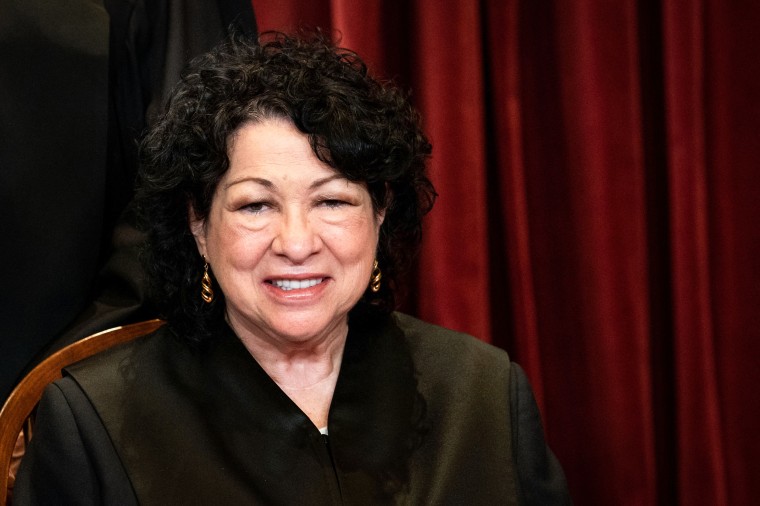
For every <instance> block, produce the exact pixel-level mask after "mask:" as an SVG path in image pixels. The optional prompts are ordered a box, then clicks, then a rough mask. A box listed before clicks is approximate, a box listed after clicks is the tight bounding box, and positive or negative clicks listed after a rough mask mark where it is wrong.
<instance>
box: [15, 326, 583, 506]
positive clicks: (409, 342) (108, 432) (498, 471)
mask: <svg viewBox="0 0 760 506" xmlns="http://www.w3.org/2000/svg"><path fill="white" fill-rule="evenodd" d="M37 420H38V422H37V427H36V432H35V436H34V438H33V439H32V444H31V446H30V449H29V452H28V454H27V456H26V457H25V458H24V460H23V462H22V467H21V470H20V473H19V477H18V480H17V483H16V489H15V492H14V504H16V505H24V504H52V503H55V504H136V503H139V504H283V505H285V504H287V505H291V504H315V505H328V504H351V505H370V504H413V505H423V504H425V505H426V504H435V505H438V504H452V505H454V504H456V505H460V504H471V505H477V504H540V505H553V504H569V503H570V500H569V497H568V494H567V489H566V484H565V480H564V475H563V473H562V470H561V468H560V466H559V464H558V463H557V461H556V459H555V457H554V456H553V455H552V453H551V452H550V450H549V449H548V448H547V446H546V444H545V442H544V437H543V431H542V427H541V421H540V417H539V414H538V410H537V408H536V405H535V401H534V399H533V396H532V393H531V391H530V387H529V385H528V383H527V380H526V378H525V375H524V373H523V372H522V371H521V370H520V368H519V366H517V365H516V364H512V363H510V361H509V358H508V356H507V354H506V353H505V352H503V351H501V350H498V349H497V348H495V347H492V346H490V345H487V344H485V343H482V342H480V341H477V340H476V339H474V338H472V337H469V336H466V335H464V334H460V333H456V332H453V331H450V330H446V329H442V328H440V327H435V326H433V325H429V324H426V323H423V322H421V321H419V320H416V319H414V318H411V317H408V316H404V315H401V314H394V315H392V316H390V317H387V318H383V319H382V320H381V321H376V322H374V323H373V324H371V325H370V324H365V325H361V324H357V323H353V321H352V323H351V324H350V325H349V335H348V338H347V342H346V348H345V351H344V358H343V363H342V366H341V371H340V375H339V378H338V382H337V385H336V388H335V393H334V397H333V401H332V405H331V407H330V413H329V422H328V423H329V425H328V427H329V436H323V435H321V434H320V432H319V430H318V429H317V428H316V427H315V426H314V425H313V424H312V423H311V422H310V420H309V419H308V418H307V417H306V416H305V415H304V414H303V413H302V412H301V411H300V410H299V408H298V407H297V406H296V405H295V404H294V403H293V402H292V401H291V400H290V399H289V398H288V397H287V396H286V395H285V394H284V393H283V392H282V391H281V390H280V389H279V388H278V387H277V385H276V384H275V383H274V382H273V381H272V380H271V378H269V376H267V374H266V373H265V372H264V370H263V369H262V368H261V367H260V366H259V365H258V363H257V362H256V361H255V360H254V359H253V358H252V357H251V355H250V354H249V353H248V351H247V350H246V349H245V347H244V346H243V345H242V343H241V342H240V341H239V340H238V338H237V337H236V336H235V335H234V333H233V332H232V331H231V330H230V329H228V328H227V329H226V331H225V332H224V335H222V336H220V338H219V339H218V340H216V341H215V342H214V343H213V345H211V346H209V347H207V348H205V349H203V350H200V349H194V348H191V347H189V346H188V345H186V344H185V343H183V342H180V341H179V340H177V339H175V338H173V336H172V335H171V334H170V332H169V331H168V330H166V328H165V327H164V328H162V329H159V330H158V331H157V332H155V333H154V334H152V335H150V336H147V337H145V338H141V339H139V340H137V341H135V342H133V343H129V344H127V345H123V346H121V347H119V348H116V349H113V350H109V351H107V352H105V353H103V354H100V355H98V356H96V357H93V358H92V359H88V360H86V361H84V362H82V363H80V364H77V365H75V366H73V367H70V368H68V370H67V371H66V376H65V377H64V378H63V379H62V380H59V381H58V382H56V383H55V384H53V385H51V386H50V387H49V388H48V390H47V392H46V394H45V396H44V398H43V401H42V403H41V405H40V409H39V412H38V419H37Z"/></svg>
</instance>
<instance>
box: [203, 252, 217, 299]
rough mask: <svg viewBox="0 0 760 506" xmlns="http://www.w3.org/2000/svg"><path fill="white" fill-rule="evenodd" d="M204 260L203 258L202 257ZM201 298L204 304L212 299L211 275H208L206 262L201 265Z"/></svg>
mask: <svg viewBox="0 0 760 506" xmlns="http://www.w3.org/2000/svg"><path fill="white" fill-rule="evenodd" d="M204 260H205V258H204ZM201 299H203V302H205V303H206V304H211V301H213V300H214V290H213V289H212V288H211V276H209V275H208V262H206V263H205V265H204V266H203V278H202V279H201Z"/></svg>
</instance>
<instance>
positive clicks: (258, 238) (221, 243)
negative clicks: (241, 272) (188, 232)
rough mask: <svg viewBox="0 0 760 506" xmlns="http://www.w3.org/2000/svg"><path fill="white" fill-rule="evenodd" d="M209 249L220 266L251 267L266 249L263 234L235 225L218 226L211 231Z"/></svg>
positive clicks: (218, 266)
mask: <svg viewBox="0 0 760 506" xmlns="http://www.w3.org/2000/svg"><path fill="white" fill-rule="evenodd" d="M211 232H212V233H211V234H209V240H208V250H209V253H210V254H211V255H212V257H211V258H212V259H214V260H215V261H216V264H217V266H216V267H217V269H219V268H223V267H226V268H251V267H252V266H255V265H256V264H257V263H258V262H259V260H260V259H261V256H262V255H263V254H264V251H265V250H266V245H265V241H264V238H263V234H259V233H251V232H249V231H245V230H240V229H238V228H235V227H217V228H216V229H215V230H212V231H211Z"/></svg>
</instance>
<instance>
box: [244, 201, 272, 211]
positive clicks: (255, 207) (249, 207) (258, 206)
mask: <svg viewBox="0 0 760 506" xmlns="http://www.w3.org/2000/svg"><path fill="white" fill-rule="evenodd" d="M270 207H271V205H270V204H269V203H268V202H251V203H250V204H246V205H244V206H242V207H241V208H240V210H241V211H245V212H248V213H253V214H258V213H261V212H264V211H265V210H267V209H269V208H270Z"/></svg>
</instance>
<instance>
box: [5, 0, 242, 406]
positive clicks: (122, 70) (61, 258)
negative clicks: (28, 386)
mask: <svg viewBox="0 0 760 506" xmlns="http://www.w3.org/2000/svg"><path fill="white" fill-rule="evenodd" d="M0 13H2V15H0V202H2V204H3V209H4V211H5V217H4V219H3V225H2V230H3V233H2V245H1V247H0V265H2V266H3V268H2V289H1V290H0V357H1V358H0V361H1V362H0V364H1V366H0V400H2V401H4V400H5V399H6V398H7V396H8V395H9V394H10V392H11V390H12V389H13V387H14V385H15V384H16V382H17V381H18V380H19V379H20V378H21V377H22V375H23V374H24V372H25V371H26V370H28V369H29V368H30V367H31V366H32V365H34V363H35V362H36V361H37V360H38V359H39V357H41V356H43V355H44V354H45V353H47V352H50V351H52V350H54V349H56V348H58V347H60V346H62V345H64V344H68V343H70V342H73V341H76V340H78V339H80V338H82V337H85V336H87V335H89V334H91V333H93V332H97V331H99V330H102V329H104V328H107V327H110V326H113V325H118V324H122V323H126V322H129V321H134V320H137V319H141V318H145V317H148V316H150V315H151V312H150V310H148V309H146V307H145V303H144V286H143V276H142V271H141V268H140V266H139V263H138V262H137V247H138V245H139V244H140V243H141V241H142V236H141V234H139V233H138V232H137V230H136V229H135V228H134V227H133V226H132V218H131V213H130V211H129V205H128V204H129V202H130V200H131V198H132V192H133V189H132V187H133V183H134V175H135V173H136V169H137V147H136V146H137V143H136V138H137V136H139V135H140V133H141V132H142V130H143V129H144V128H145V126H146V125H147V124H149V123H150V121H151V115H152V114H153V112H154V110H155V109H156V108H157V107H159V106H160V104H161V102H162V101H163V99H164V98H165V96H166V95H167V94H168V92H169V90H170V89H171V88H172V87H173V85H174V83H175V82H176V81H177V80H178V78H179V71H180V69H181V68H182V67H183V66H184V64H185V63H186V62H187V61H188V60H189V59H190V58H192V57H193V56H195V55H196V54H199V53H202V52H204V51H206V50H208V49H209V48H210V47H212V46H214V45H215V44H216V43H217V42H218V41H219V40H221V39H222V38H224V37H225V36H226V35H227V34H228V32H229V30H230V29H231V28H232V29H234V30H237V31H239V32H241V33H245V34H255V33H256V21H255V16H254V13H253V7H252V5H251V2H250V1H249V0H217V1H215V2H192V1H189V0H172V1H170V0H163V1H150V2H148V1H144V0H140V1H135V2H127V1H125V0H104V1H92V0H89V1H86V0H70V1H65V2H64V1H54V2H51V1H49V0H0Z"/></svg>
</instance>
